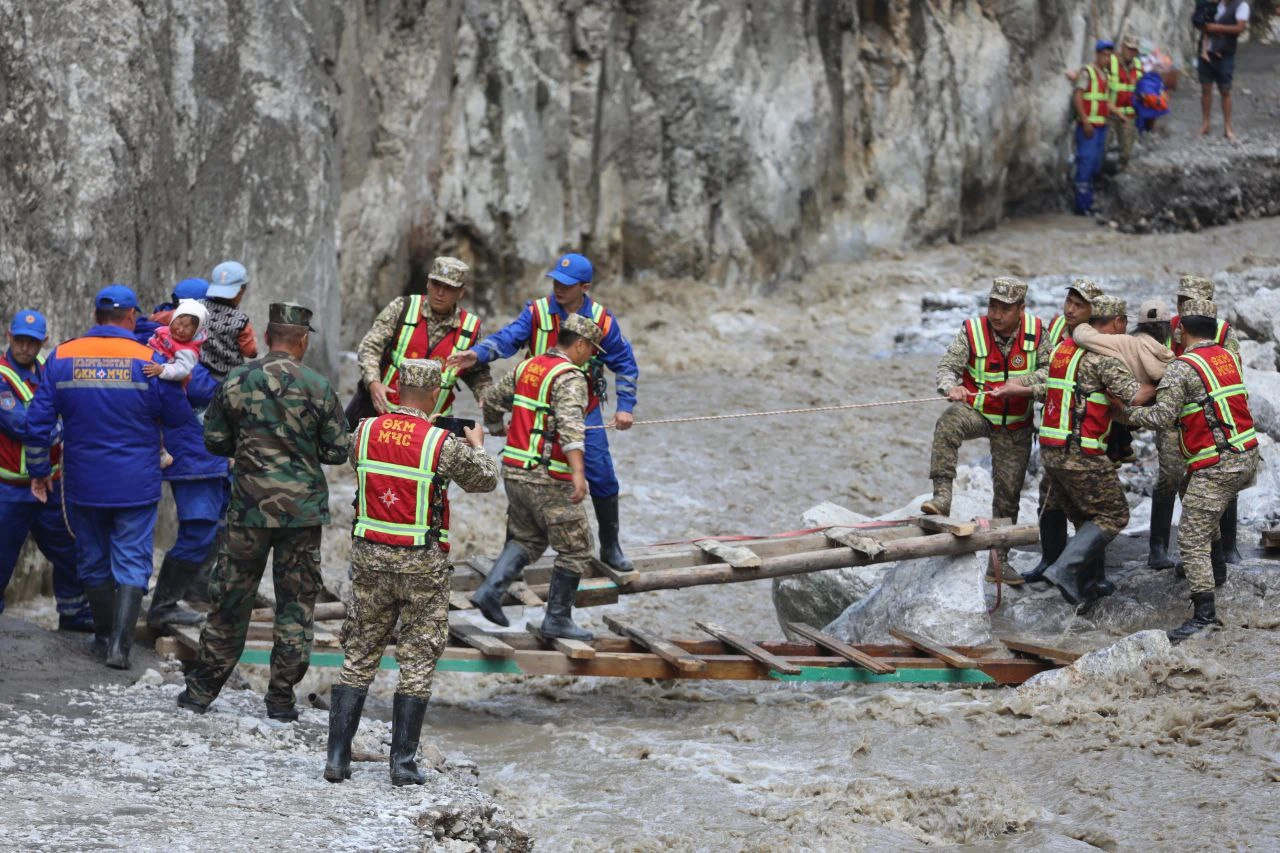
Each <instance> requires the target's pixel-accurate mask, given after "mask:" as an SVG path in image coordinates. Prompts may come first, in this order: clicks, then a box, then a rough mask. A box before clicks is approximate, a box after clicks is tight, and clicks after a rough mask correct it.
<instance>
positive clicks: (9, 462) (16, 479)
mask: <svg viewBox="0 0 1280 853" xmlns="http://www.w3.org/2000/svg"><path fill="white" fill-rule="evenodd" d="M2 357H3V356H0V358H2ZM36 361H37V363H39V364H44V356H43V355H41V356H39V357H38V358H37V359H36ZM0 378H3V379H4V380H5V381H6V382H8V383H9V387H10V388H12V389H13V393H14V394H16V395H18V400H19V402H21V403H22V405H23V406H27V405H30V404H31V401H32V400H34V399H35V396H36V392H35V391H33V390H32V388H31V386H30V385H28V384H27V383H26V382H25V381H23V379H22V377H21V376H19V375H18V372H17V371H16V370H14V369H13V368H12V367H10V366H9V365H7V364H0ZM61 459H62V448H61V447H51V448H49V462H50V463H51V465H52V468H51V471H50V475H51V476H52V477H54V478H55V479H56V478H57V477H58V476H59V475H60V474H61V472H62V465H61V464H60V462H61ZM0 480H3V481H4V482H6V483H11V484H13V485H15V486H25V485H27V484H29V483H30V482H31V475H30V474H29V473H28V472H27V448H26V447H24V446H23V444H22V442H21V441H18V440H17V439H15V438H10V437H9V436H7V435H5V434H3V433H0Z"/></svg>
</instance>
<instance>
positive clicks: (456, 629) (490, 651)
mask: <svg viewBox="0 0 1280 853" xmlns="http://www.w3.org/2000/svg"><path fill="white" fill-rule="evenodd" d="M449 633H450V634H451V635H453V636H454V637H457V638H458V640H460V641H461V642H463V643H466V644H467V645H468V646H471V647H472V648H473V649H478V650H479V651H480V653H481V654H482V655H484V656H485V657H487V658H509V657H514V656H515V653H516V650H515V649H513V648H511V646H509V645H507V644H506V643H504V642H503V641H502V640H499V639H498V638H497V637H494V636H493V635H491V634H488V633H486V632H485V631H484V630H482V629H480V628H478V627H476V626H475V625H468V624H467V623H465V622H458V623H454V624H450V625H449Z"/></svg>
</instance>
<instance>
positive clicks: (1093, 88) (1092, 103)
mask: <svg viewBox="0 0 1280 853" xmlns="http://www.w3.org/2000/svg"><path fill="white" fill-rule="evenodd" d="M1084 68H1085V71H1087V72H1089V88H1088V89H1085V90H1084V91H1083V92H1082V93H1081V94H1082V97H1083V98H1084V106H1085V116H1086V121H1088V122H1089V124H1092V125H1103V124H1106V123H1107V106H1108V103H1109V102H1110V100H1111V91H1110V90H1111V85H1110V83H1108V82H1107V81H1105V80H1103V79H1102V75H1101V74H1099V73H1098V69H1097V68H1094V67H1093V66H1092V65H1086V66H1085V67H1084Z"/></svg>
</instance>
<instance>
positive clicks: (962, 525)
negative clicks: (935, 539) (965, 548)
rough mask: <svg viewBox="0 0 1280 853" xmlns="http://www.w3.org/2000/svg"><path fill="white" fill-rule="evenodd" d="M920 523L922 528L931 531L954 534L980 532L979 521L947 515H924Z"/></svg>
mask: <svg viewBox="0 0 1280 853" xmlns="http://www.w3.org/2000/svg"><path fill="white" fill-rule="evenodd" d="M919 524H920V527H921V529H923V530H927V531H929V532H931V533H950V534H951V535H952V536H960V537H965V536H972V535H973V534H975V533H977V532H978V524H977V522H974V521H961V520H960V519H958V518H948V517H947V516H945V515H922V516H920V520H919Z"/></svg>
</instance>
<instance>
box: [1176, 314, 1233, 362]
mask: <svg viewBox="0 0 1280 853" xmlns="http://www.w3.org/2000/svg"><path fill="white" fill-rule="evenodd" d="M1181 321H1182V317H1181V316H1180V315H1178V314H1174V315H1173V316H1172V317H1170V318H1169V331H1170V333H1172V332H1176V331H1177V330H1178V325H1179V324H1180V322H1181ZM1230 331H1231V324H1230V323H1228V322H1227V321H1226V320H1219V321H1218V331H1217V332H1216V333H1215V334H1214V336H1213V342H1214V343H1216V344H1217V345H1218V346H1220V347H1225V346H1226V345H1227V334H1228V333H1229V332H1230ZM1164 345H1165V346H1167V347H1168V348H1169V349H1171V350H1173V354H1174V355H1182V354H1183V353H1184V352H1186V347H1184V346H1183V345H1182V341H1181V340H1179V339H1178V336H1177V335H1171V337H1170V338H1169V340H1167V341H1165V344H1164Z"/></svg>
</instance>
